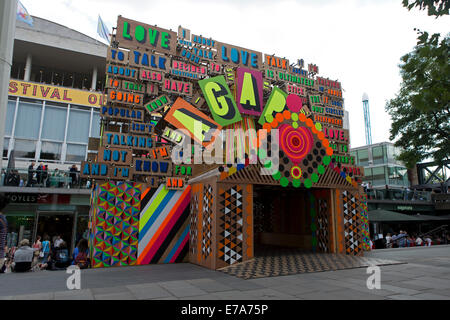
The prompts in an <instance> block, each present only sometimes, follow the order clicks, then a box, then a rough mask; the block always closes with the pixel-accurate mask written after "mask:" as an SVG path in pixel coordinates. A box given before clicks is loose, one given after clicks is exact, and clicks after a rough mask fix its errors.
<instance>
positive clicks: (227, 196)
mask: <svg viewBox="0 0 450 320" xmlns="http://www.w3.org/2000/svg"><path fill="white" fill-rule="evenodd" d="M217 205H218V209H217V218H216V227H217V228H216V236H217V257H216V258H217V259H216V269H218V268H222V267H226V266H229V265H233V264H236V263H240V262H244V261H247V260H249V259H251V258H253V251H254V250H253V188H252V186H251V185H245V184H236V185H234V184H222V183H221V184H218V204H217Z"/></svg>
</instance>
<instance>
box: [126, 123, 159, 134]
mask: <svg viewBox="0 0 450 320" xmlns="http://www.w3.org/2000/svg"><path fill="white" fill-rule="evenodd" d="M129 128H130V129H129V130H130V133H135V134H146V135H148V134H153V132H154V130H155V125H154V124H151V123H150V124H149V123H136V122H132V123H131V124H130V127H129Z"/></svg>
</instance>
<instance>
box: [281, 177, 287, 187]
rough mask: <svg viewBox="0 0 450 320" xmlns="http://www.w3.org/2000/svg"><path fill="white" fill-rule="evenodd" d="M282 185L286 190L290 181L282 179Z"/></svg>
mask: <svg viewBox="0 0 450 320" xmlns="http://www.w3.org/2000/svg"><path fill="white" fill-rule="evenodd" d="M280 184H281V186H282V187H284V188H286V187H287V186H288V185H289V179H288V178H286V177H283V178H281V180H280Z"/></svg>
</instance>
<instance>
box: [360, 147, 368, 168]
mask: <svg viewBox="0 0 450 320" xmlns="http://www.w3.org/2000/svg"><path fill="white" fill-rule="evenodd" d="M358 160H359V165H360V166H368V165H369V150H368V149H363V150H358Z"/></svg>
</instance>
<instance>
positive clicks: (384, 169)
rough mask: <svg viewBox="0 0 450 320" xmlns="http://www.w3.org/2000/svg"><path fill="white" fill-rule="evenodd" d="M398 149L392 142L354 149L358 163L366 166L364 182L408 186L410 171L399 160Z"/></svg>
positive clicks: (352, 153) (377, 184)
mask: <svg viewBox="0 0 450 320" xmlns="http://www.w3.org/2000/svg"><path fill="white" fill-rule="evenodd" d="M398 153H399V151H398V149H397V148H395V146H394V145H392V144H390V143H383V144H378V145H372V146H366V147H364V148H358V149H355V150H352V151H351V152H350V154H351V155H352V156H354V157H355V161H356V164H357V165H358V166H362V167H364V182H365V183H369V184H370V185H371V186H372V187H385V186H386V185H388V186H390V187H408V186H409V181H408V172H407V169H406V168H405V167H404V166H403V164H402V163H401V162H400V161H398V160H397V156H398Z"/></svg>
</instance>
